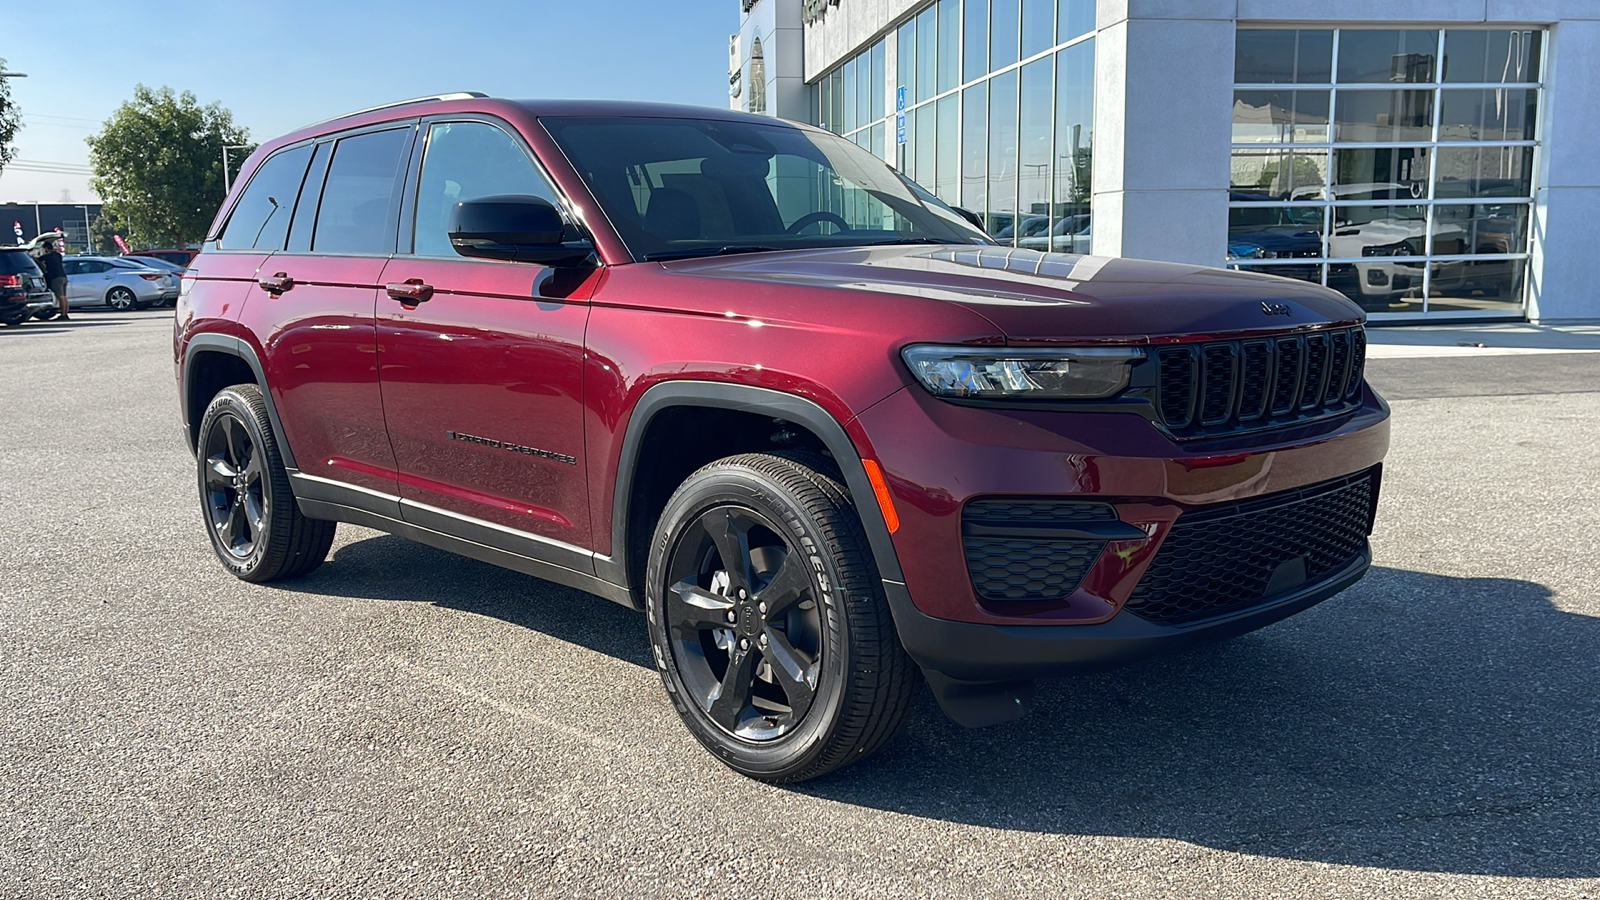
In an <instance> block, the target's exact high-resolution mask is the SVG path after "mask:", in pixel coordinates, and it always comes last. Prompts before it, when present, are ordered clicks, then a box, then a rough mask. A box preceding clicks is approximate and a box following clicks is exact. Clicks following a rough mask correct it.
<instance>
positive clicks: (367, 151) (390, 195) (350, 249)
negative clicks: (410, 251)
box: [311, 128, 411, 253]
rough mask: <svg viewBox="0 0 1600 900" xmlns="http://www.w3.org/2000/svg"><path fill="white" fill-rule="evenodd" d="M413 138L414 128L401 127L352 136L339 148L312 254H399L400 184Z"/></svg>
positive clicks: (330, 170) (320, 210) (331, 167)
mask: <svg viewBox="0 0 1600 900" xmlns="http://www.w3.org/2000/svg"><path fill="white" fill-rule="evenodd" d="M410 140H411V134H410V131H409V130H408V129H404V128H396V129H391V130H389V131H375V132H371V133H369V134H358V135H356V136H354V137H348V138H345V139H343V140H341V141H340V142H339V143H338V145H337V146H335V147H334V150H333V161H332V162H331V163H329V164H328V179H327V181H326V183H325V184H324V186H323V188H322V204H321V205H320V206H319V207H318V208H317V225H316V232H315V234H314V235H313V236H312V239H311V250H312V252H314V253H388V252H391V251H393V250H394V227H393V226H394V220H395V214H396V213H397V211H398V210H397V209H396V205H397V201H398V200H399V191H398V190H396V184H397V182H398V180H399V174H400V169H401V164H402V160H403V158H404V156H405V155H406V151H407V149H409V146H410Z"/></svg>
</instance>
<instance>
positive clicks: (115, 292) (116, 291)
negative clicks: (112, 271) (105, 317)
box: [106, 287, 139, 312]
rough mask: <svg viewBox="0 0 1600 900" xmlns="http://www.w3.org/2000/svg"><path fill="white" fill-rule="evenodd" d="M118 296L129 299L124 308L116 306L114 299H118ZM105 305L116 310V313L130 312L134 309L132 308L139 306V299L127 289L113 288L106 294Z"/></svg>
mask: <svg viewBox="0 0 1600 900" xmlns="http://www.w3.org/2000/svg"><path fill="white" fill-rule="evenodd" d="M120 296H126V297H128V298H129V299H128V304H127V305H126V306H118V305H117V299H116V298H117V297H120ZM106 305H107V306H109V307H111V308H112V309H114V310H116V311H117V312H131V311H132V310H133V309H134V307H136V306H138V305H139V298H138V297H136V296H134V294H133V292H132V291H130V290H128V289H127V288H122V287H114V288H112V289H111V290H109V291H107V292H106Z"/></svg>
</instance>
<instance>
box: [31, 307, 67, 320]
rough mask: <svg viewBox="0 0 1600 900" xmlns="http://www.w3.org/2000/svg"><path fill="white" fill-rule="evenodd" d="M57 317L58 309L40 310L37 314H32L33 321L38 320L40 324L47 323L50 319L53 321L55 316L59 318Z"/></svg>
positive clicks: (59, 312) (59, 311) (59, 313)
mask: <svg viewBox="0 0 1600 900" xmlns="http://www.w3.org/2000/svg"><path fill="white" fill-rule="evenodd" d="M59 315H61V310H60V308H59V307H52V308H50V309H41V310H39V311H38V312H36V313H34V314H33V317H34V318H35V319H38V320H39V321H41V322H48V321H50V320H51V319H54V318H55V317H56V316H59Z"/></svg>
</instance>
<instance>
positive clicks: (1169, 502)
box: [852, 388, 1389, 628]
mask: <svg viewBox="0 0 1600 900" xmlns="http://www.w3.org/2000/svg"><path fill="white" fill-rule="evenodd" d="M1363 390H1364V393H1363V395H1362V402H1361V404H1360V406H1359V407H1358V408H1356V409H1355V410H1354V411H1353V412H1351V413H1349V414H1347V415H1342V416H1339V417H1337V418H1335V419H1330V420H1325V421H1319V422H1315V423H1312V424H1309V425H1305V426H1295V427H1291V428H1282V429H1276V430H1272V431H1267V432H1261V433H1257V434H1251V435H1236V436H1228V437H1217V438H1205V439H1201V440H1192V441H1175V440H1173V439H1171V438H1168V437H1166V436H1165V435H1163V434H1161V433H1160V432H1159V431H1158V430H1157V429H1156V428H1155V427H1154V426H1153V425H1152V424H1151V423H1150V422H1149V421H1147V420H1145V419H1143V418H1141V417H1139V416H1137V415H1132V414H1121V413H1077V412H1047V411H1037V412H1035V411H1018V410H1001V409H991V408H982V407H974V406H961V405H955V404H951V403H945V402H943V401H940V400H937V399H935V398H933V397H932V396H930V395H928V394H927V393H926V392H924V391H920V390H917V389H915V388H910V389H907V390H903V391H900V392H898V393H896V394H895V395H892V396H891V397H889V398H887V399H885V400H884V401H882V402H880V403H878V404H877V405H875V406H873V407H871V408H869V409H867V410H866V411H864V412H863V413H862V414H861V415H859V416H858V417H857V418H856V419H855V421H854V422H853V423H852V426H853V429H854V430H855V431H856V433H857V438H858V441H860V442H861V444H862V445H863V446H862V451H863V454H864V455H866V454H872V455H873V458H875V459H876V460H877V461H878V462H879V464H880V465H881V466H882V468H883V471H884V476H885V480H886V481H887V483H888V487H889V490H890V493H891V495H892V498H893V504H894V507H895V511H896V513H897V516H898V519H899V528H898V529H897V530H896V531H895V532H894V534H893V535H892V536H891V541H892V543H893V546H894V549H895V555H896V557H897V562H898V563H899V569H900V571H901V573H902V578H901V579H900V580H901V581H903V582H904V585H905V590H906V592H907V593H908V594H909V601H908V603H909V605H910V607H912V608H914V609H915V610H917V611H918V612H920V613H922V614H923V615H926V616H930V617H933V618H935V619H946V620H952V621H955V622H969V623H976V624H986V625H999V626H1021V627H1028V628H1046V627H1051V626H1072V627H1074V628H1082V627H1086V626H1090V625H1098V624H1102V623H1107V622H1110V621H1112V620H1113V619H1115V618H1118V617H1119V614H1120V613H1121V612H1122V610H1123V608H1124V606H1125V605H1126V604H1127V603H1128V601H1129V600H1130V598H1131V597H1133V595H1134V591H1135V588H1136V587H1137V585H1138V584H1139V582H1140V580H1141V578H1143V576H1144V575H1145V573H1146V572H1147V571H1148V570H1150V569H1151V567H1152V564H1153V563H1154V562H1156V560H1157V557H1158V555H1159V553H1160V551H1161V548H1162V547H1163V546H1164V545H1165V544H1166V542H1167V541H1168V539H1169V537H1170V536H1171V535H1172V534H1174V532H1175V529H1177V528H1179V525H1178V523H1182V522H1183V521H1184V519H1185V517H1186V516H1189V515H1191V514H1201V513H1207V512H1208V511H1215V510H1218V509H1220V508H1222V507H1224V506H1228V505H1230V504H1250V503H1254V502H1257V501H1264V500H1267V499H1268V498H1270V497H1272V496H1278V495H1287V494H1289V493H1292V492H1297V491H1300V490H1302V489H1311V488H1314V487H1315V486H1316V485H1319V484H1324V483H1328V482H1329V480H1330V479H1334V480H1338V479H1341V478H1343V477H1345V476H1354V475H1357V474H1358V473H1362V472H1366V471H1369V470H1371V471H1374V472H1375V471H1376V467H1377V466H1378V464H1379V463H1381V462H1382V460H1383V457H1384V454H1385V453H1386V451H1387V449H1388V443H1389V426H1388V408H1387V407H1386V406H1385V405H1384V404H1383V402H1382V400H1381V399H1379V398H1378V397H1377V395H1376V394H1373V393H1372V392H1371V391H1370V390H1367V389H1363ZM1010 498H1016V499H1020V500H1023V501H1033V500H1068V501H1089V502H1094V503H1098V504H1101V506H1102V508H1105V505H1107V504H1108V505H1109V506H1110V507H1111V508H1114V509H1115V517H1116V519H1117V520H1118V521H1116V522H1114V523H1112V524H1114V525H1116V526H1121V532H1123V533H1124V534H1121V535H1119V536H1116V537H1112V538H1108V540H1109V543H1107V544H1105V546H1104V550H1103V551H1102V552H1100V553H1099V555H1098V556H1097V557H1092V558H1091V560H1092V565H1091V566H1090V567H1089V568H1087V569H1086V570H1084V574H1083V575H1082V576H1081V580H1080V578H1079V576H1077V575H1072V576H1070V577H1068V578H1067V580H1066V582H1067V583H1068V584H1069V587H1068V590H1070V593H1068V594H1067V595H1066V596H1059V595H1056V596H1052V597H1048V598H1045V597H1034V598H1032V599H1023V600H999V599H996V597H995V594H994V592H993V591H986V592H985V593H984V594H980V592H979V589H978V587H977V585H976V584H975V578H974V570H972V569H971V566H972V564H973V563H972V562H971V560H970V558H969V547H968V544H967V543H966V538H964V522H965V521H967V520H966V519H965V516H966V510H967V508H968V506H969V504H971V502H972V501H976V500H985V501H988V500H1002V501H1003V500H1006V499H1010ZM1190 521H1194V520H1190ZM1130 526H1131V528H1130ZM1363 526H1364V527H1365V526H1370V521H1368V522H1364V523H1363ZM1364 534H1365V530H1363V531H1362V533H1361V534H1359V535H1356V536H1355V537H1356V542H1357V543H1359V542H1360V539H1361V538H1362V537H1364ZM1354 549H1355V548H1354V546H1351V547H1350V552H1351V553H1352V554H1353V553H1354ZM1344 558H1348V557H1344ZM1341 563H1342V560H1341ZM1180 574H1181V573H1180ZM1305 574H1307V575H1314V576H1315V577H1316V578H1318V579H1320V578H1321V577H1323V575H1325V574H1326V570H1324V572H1323V573H1321V574H1318V573H1314V572H1310V571H1308V572H1306V573H1305ZM1168 577H1169V580H1170V578H1171V575H1170V573H1169V576H1168ZM1301 581H1302V582H1303V581H1304V578H1303V576H1302V579H1301ZM1294 583H1296V582H1285V587H1288V586H1291V584H1294ZM1070 584H1076V585H1077V587H1076V589H1072V588H1070ZM1241 599H1242V598H1241Z"/></svg>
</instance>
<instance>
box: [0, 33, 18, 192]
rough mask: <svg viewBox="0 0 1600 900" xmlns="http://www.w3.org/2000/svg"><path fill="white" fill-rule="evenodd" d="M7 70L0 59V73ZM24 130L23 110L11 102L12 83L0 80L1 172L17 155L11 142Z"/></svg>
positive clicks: (3, 79)
mask: <svg viewBox="0 0 1600 900" xmlns="http://www.w3.org/2000/svg"><path fill="white" fill-rule="evenodd" d="M5 70H6V61H5V60H4V59H0V72H4V71H5ZM21 130H22V116H21V110H19V109H17V106H16V104H14V103H12V102H11V82H10V80H9V79H5V78H0V171H4V170H5V167H6V163H8V162H11V158H12V157H14V156H16V155H17V148H16V147H14V146H12V144H11V142H12V141H13V140H15V139H16V137H17V132H19V131H21Z"/></svg>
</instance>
